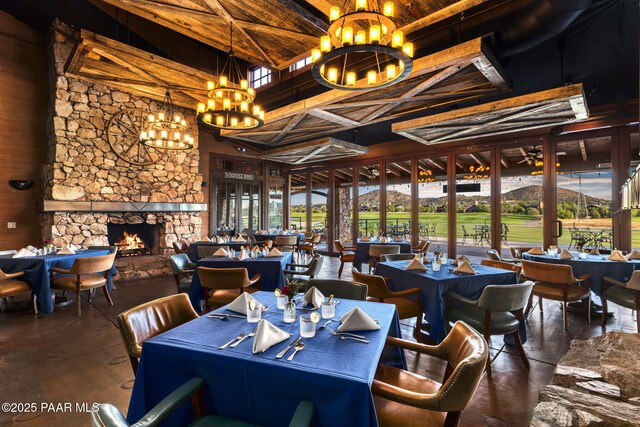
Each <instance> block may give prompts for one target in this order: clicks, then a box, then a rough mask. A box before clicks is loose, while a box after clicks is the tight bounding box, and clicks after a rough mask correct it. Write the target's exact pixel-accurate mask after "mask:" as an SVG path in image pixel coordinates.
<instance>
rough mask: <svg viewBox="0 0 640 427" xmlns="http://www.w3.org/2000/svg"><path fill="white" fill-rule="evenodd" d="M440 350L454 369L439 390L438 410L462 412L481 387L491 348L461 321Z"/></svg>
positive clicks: (478, 334)
mask: <svg viewBox="0 0 640 427" xmlns="http://www.w3.org/2000/svg"><path fill="white" fill-rule="evenodd" d="M438 349H439V350H440V352H441V354H443V358H444V359H446V360H448V361H449V363H450V364H451V367H452V368H453V371H452V372H451V374H450V375H449V376H448V378H447V379H446V381H444V384H442V386H441V387H440V390H439V391H438V395H439V396H440V402H439V405H438V410H439V411H443V412H459V411H462V410H463V409H464V408H465V407H466V406H467V404H468V403H469V401H471V398H472V397H473V395H474V394H475V392H476V389H477V388H478V384H480V380H481V379H482V375H483V373H484V369H485V365H486V363H487V357H488V355H489V347H488V346H487V342H486V341H485V340H484V338H483V337H482V335H480V333H478V332H477V331H476V330H475V329H473V328H472V327H471V326H469V325H467V324H466V323H464V322H460V321H458V322H456V323H455V324H454V325H453V329H451V332H449V334H448V335H447V336H446V337H445V339H444V340H443V341H442V342H441V343H440V345H438Z"/></svg>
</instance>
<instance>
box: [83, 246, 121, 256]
mask: <svg viewBox="0 0 640 427" xmlns="http://www.w3.org/2000/svg"><path fill="white" fill-rule="evenodd" d="M87 249H103V250H107V251H109V253H110V254H117V253H118V247H117V246H114V245H104V246H89V247H88V248H87Z"/></svg>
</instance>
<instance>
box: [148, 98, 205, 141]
mask: <svg viewBox="0 0 640 427" xmlns="http://www.w3.org/2000/svg"><path fill="white" fill-rule="evenodd" d="M140 141H142V142H143V143H144V145H146V146H149V147H153V148H158V149H161V150H188V149H190V148H193V137H192V136H191V135H190V134H189V125H188V123H187V121H186V120H185V118H184V116H183V115H182V114H180V112H179V111H178V109H177V107H176V106H175V105H174V104H173V101H172V100H171V93H169V90H168V89H167V93H166V94H165V96H164V100H163V101H162V104H161V105H160V109H159V111H158V114H149V116H148V118H147V121H145V122H144V124H143V125H142V129H141V131H140Z"/></svg>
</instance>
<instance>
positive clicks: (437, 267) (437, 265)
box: [433, 261, 440, 271]
mask: <svg viewBox="0 0 640 427" xmlns="http://www.w3.org/2000/svg"><path fill="white" fill-rule="evenodd" d="M433 271H440V263H439V262H435V261H434V262H433Z"/></svg>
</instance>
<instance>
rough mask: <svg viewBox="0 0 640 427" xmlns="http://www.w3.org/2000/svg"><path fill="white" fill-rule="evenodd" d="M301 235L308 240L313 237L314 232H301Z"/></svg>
mask: <svg viewBox="0 0 640 427" xmlns="http://www.w3.org/2000/svg"><path fill="white" fill-rule="evenodd" d="M301 233H302V234H304V237H305V239H308V238H309V237H311V236H313V231H306V230H303V231H301Z"/></svg>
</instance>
